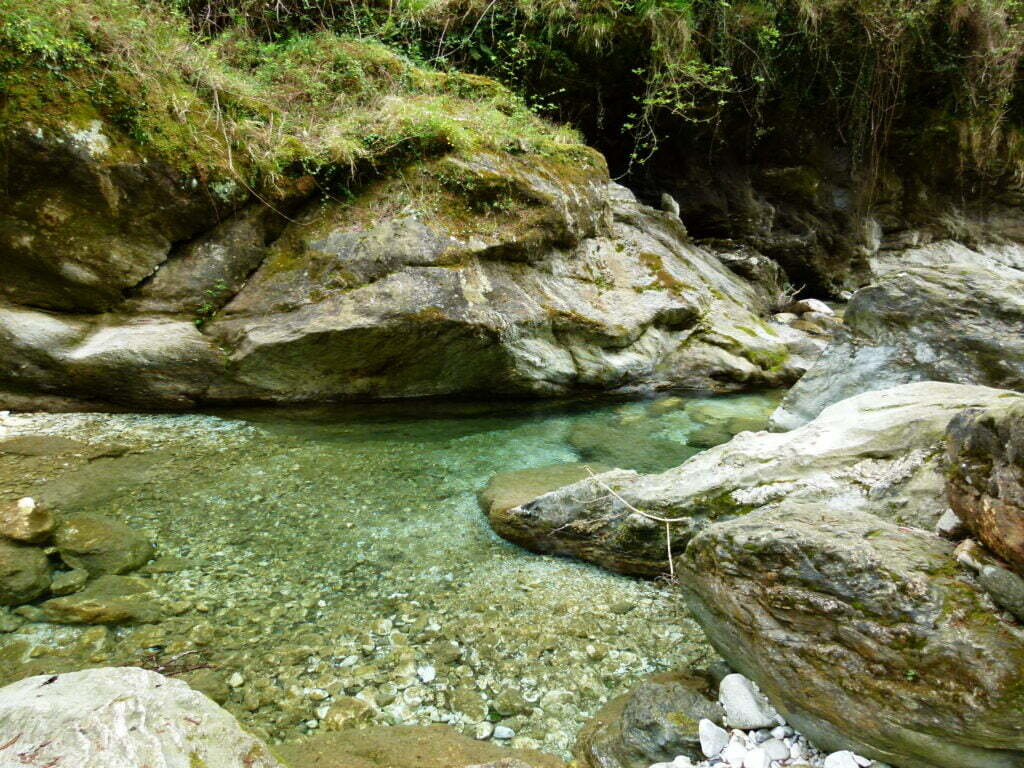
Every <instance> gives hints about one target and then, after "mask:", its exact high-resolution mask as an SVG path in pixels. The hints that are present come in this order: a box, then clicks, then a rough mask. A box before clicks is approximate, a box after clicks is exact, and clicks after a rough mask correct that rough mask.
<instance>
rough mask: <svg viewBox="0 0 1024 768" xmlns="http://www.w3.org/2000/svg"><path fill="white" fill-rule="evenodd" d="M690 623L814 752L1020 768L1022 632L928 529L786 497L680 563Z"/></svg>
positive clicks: (729, 524)
mask: <svg viewBox="0 0 1024 768" xmlns="http://www.w3.org/2000/svg"><path fill="white" fill-rule="evenodd" d="M677 566H678V567H679V572H680V580H679V583H680V586H681V588H682V590H683V592H684V595H685V597H686V600H687V603H688V605H689V606H690V608H691V610H692V611H693V612H694V615H695V617H696V618H697V620H698V621H699V622H700V624H701V626H702V627H703V628H704V629H705V631H706V632H707V634H708V637H709V639H710V640H711V642H712V644H713V645H714V646H715V648H716V649H717V650H718V651H719V653H721V654H722V655H723V656H724V657H725V658H726V659H727V660H728V661H729V663H730V664H731V665H732V666H733V667H734V668H736V669H738V670H740V671H741V672H742V673H743V674H745V675H747V676H749V677H750V678H751V679H753V680H755V681H756V682H757V683H758V685H759V686H760V687H761V690H762V691H763V692H764V693H765V694H766V695H767V696H768V697H769V698H770V699H771V701H772V703H773V705H775V706H776V707H777V708H778V709H779V711H780V712H781V713H782V714H783V715H784V716H785V718H786V720H788V721H789V722H790V723H791V724H792V725H793V726H794V727H795V728H796V729H797V730H798V731H799V732H801V733H803V734H804V735H806V736H807V737H808V738H809V739H810V740H811V741H812V742H813V743H814V744H815V745H817V746H819V747H821V748H825V749H832V750H843V749H847V750H854V751H856V753H858V754H861V755H864V756H866V757H870V758H873V759H877V760H884V761H886V762H889V763H893V764H895V765H900V766H905V767H906V768H935V767H936V766H940V767H941V768H1011V766H1016V765H1018V763H1020V761H1021V760H1022V759H1024V735H1022V733H1021V730H1020V727H1019V708H1020V707H1021V706H1022V705H1024V692H1022V691H1021V689H1020V685H1019V680H1020V678H1021V674H1022V673H1024V629H1021V627H1020V626H1018V625H1017V624H1015V623H1013V622H1007V621H1003V620H1001V619H1000V618H999V616H998V612H997V608H996V606H995V605H994V604H993V603H992V601H991V599H990V598H989V596H988V594H987V593H986V592H985V591H984V590H983V589H982V588H981V587H980V586H979V585H978V584H977V583H975V582H973V581H972V580H971V579H969V578H965V577H964V575H963V573H962V572H961V571H960V570H959V569H958V568H957V567H956V566H955V561H954V557H953V548H952V546H951V545H950V544H949V543H948V542H946V541H944V540H942V539H940V538H939V537H937V536H935V535H934V534H932V533H931V532H929V531H922V530H918V529H913V528H909V527H906V526H900V525H897V524H894V523H892V522H889V521H886V520H883V519H881V518H879V517H876V516H874V515H871V514H869V513H867V512H865V511H863V510H858V509H849V508H842V509H837V508H829V507H827V506H826V505H823V504H820V503H818V504H813V503H812V504H806V503H804V504H802V503H799V502H792V501H784V502H782V503H779V504H777V505H774V506H773V507H769V508H765V509H762V510H759V511H757V512H753V513H751V514H748V515H746V516H743V517H739V518H736V519H733V520H729V521H723V522H719V523H716V524H714V525H711V526H709V527H707V528H705V529H704V530H703V531H702V532H701V533H700V534H698V535H697V536H695V537H694V539H693V540H692V541H691V542H690V544H689V546H688V547H687V549H686V552H685V554H684V555H683V556H682V557H680V558H679V560H678V562H677Z"/></svg>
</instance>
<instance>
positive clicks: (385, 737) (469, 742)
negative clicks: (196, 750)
mask: <svg viewBox="0 0 1024 768" xmlns="http://www.w3.org/2000/svg"><path fill="white" fill-rule="evenodd" d="M275 752H276V753H277V754H278V755H279V756H280V758H281V760H282V761H283V762H284V763H285V764H286V765H288V766H290V768H339V767H340V766H344V768H488V766H493V765H495V764H496V765H497V766H498V768H565V763H563V762H562V761H561V760H559V759H558V758H556V757H552V756H551V755H545V754H543V753H541V752H536V751H534V750H531V749H506V748H504V747H499V746H498V745H496V744H492V743H489V742H485V741H477V740H476V739H470V738H467V737H465V736H462V735H460V734H459V733H458V732H457V731H455V730H453V729H452V728H449V727H448V726H445V725H428V726H419V725H395V726H384V727H376V728H365V729H362V730H346V731H340V732H336V733H325V734H318V735H316V736H312V737H310V738H307V739H303V740H301V741H293V742H288V743H285V744H281V745H279V746H277V747H275ZM509 761H512V762H511V764H510V763H509Z"/></svg>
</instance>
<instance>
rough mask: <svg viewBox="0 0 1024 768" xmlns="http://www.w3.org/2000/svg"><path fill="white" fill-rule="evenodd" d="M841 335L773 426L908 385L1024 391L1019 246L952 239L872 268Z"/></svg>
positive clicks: (1023, 281) (1023, 282)
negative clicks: (873, 276)
mask: <svg viewBox="0 0 1024 768" xmlns="http://www.w3.org/2000/svg"><path fill="white" fill-rule="evenodd" d="M874 267H875V271H876V273H878V275H879V279H878V282H876V283H875V284H874V285H871V286H869V287H867V288H863V289H861V290H859V291H858V292H857V293H856V294H855V295H854V297H853V299H852V300H851V302H850V305H849V307H848V308H847V309H846V313H845V315H844V323H845V328H844V330H843V332H841V333H840V334H838V335H837V336H836V338H835V339H834V340H833V341H832V343H831V344H830V345H829V347H828V348H827V350H826V351H825V353H824V354H822V356H821V357H820V358H819V359H818V361H817V362H816V363H815V364H814V365H813V366H812V368H811V369H810V370H809V371H808V372H807V373H806V374H805V375H804V376H803V377H802V378H801V379H800V381H798V382H797V384H796V386H794V387H793V388H792V389H791V390H790V392H789V393H788V394H787V395H786V398H785V400H783V402H782V404H781V405H780V406H779V409H778V411H776V413H775V415H774V416H773V423H774V425H775V427H776V428H779V429H792V428H793V427H797V426H799V425H801V424H804V423H806V422H807V421H809V420H810V419H813V418H814V417H815V416H816V415H818V413H820V412H821V410H822V408H824V407H825V406H827V405H829V404H831V403H835V402H837V401H839V400H842V399H843V398H845V397H850V396H851V395H855V394H858V393H860V392H867V391H871V390H879V389H886V388H888V387H892V386H894V385H897V384H902V383H906V382H911V381H948V382H955V383H959V384H983V385H985V386H990V387H1000V388H1004V389H1015V390H1022V389H1024V334H1022V333H1021V328H1022V327H1024V246H1020V245H1013V246H1001V247H999V246H989V247H986V248H983V249H981V250H978V251H975V250H971V249H969V248H967V247H966V246H963V245H959V244H956V243H952V242H943V243H938V244H933V245H930V246H927V247H923V248H919V249H915V250H911V251H908V252H905V253H902V254H900V256H899V258H898V259H889V260H885V261H876V262H875V264H874Z"/></svg>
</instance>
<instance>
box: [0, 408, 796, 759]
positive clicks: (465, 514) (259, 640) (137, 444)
mask: <svg viewBox="0 0 1024 768" xmlns="http://www.w3.org/2000/svg"><path fill="white" fill-rule="evenodd" d="M776 402H777V397H776V395H775V394H773V393H766V394H748V395H736V396H717V397H695V396H680V397H662V398H659V399H652V400H641V401H630V402H608V401H602V402H598V403H594V402H589V403H574V404H568V405H566V404H544V405H536V404H524V403H511V404H498V405H461V406H456V405H446V404H423V403H406V404H400V405H373V406H346V407H336V408H323V407H318V408H315V409H314V408H310V409H277V410H259V411H256V410H236V411H230V412H223V413H218V414H211V415H134V414H62V415H56V414H16V415H9V416H6V417H3V418H0V438H11V437H16V436H19V435H37V436H38V435H42V436H49V437H52V438H54V440H53V444H52V445H51V447H50V448H47V442H46V440H45V439H44V440H42V442H41V443H40V444H39V445H38V446H37V447H36V449H34V450H20V451H19V452H14V453H11V452H0V502H4V503H6V502H9V501H11V500H13V499H15V498H17V497H19V496H25V495H31V496H34V497H36V498H38V499H41V500H43V501H44V502H46V503H48V504H49V505H51V506H52V507H53V508H54V509H55V510H57V511H58V512H70V511H89V512H98V513H101V514H105V515H109V516H111V517H115V518H118V519H120V520H122V521H124V522H126V523H128V524H130V525H131V526H132V527H134V528H137V529H139V530H142V531H145V532H146V533H147V535H148V536H149V537H150V538H151V539H152V540H153V541H154V542H155V543H156V544H157V549H158V559H157V560H156V561H154V562H153V563H151V564H150V565H149V566H147V568H146V569H144V577H145V578H146V579H149V580H151V582H152V583H153V584H154V586H155V588H156V590H157V593H158V595H159V598H158V602H159V603H160V606H161V611H162V615H163V618H162V620H160V621H158V622H156V623H151V624H144V625H136V626H114V627H103V626H93V627H78V626H75V627H72V626H64V625H55V624H48V623H43V622H38V621H32V620H31V619H33V618H37V617H35V616H33V614H32V611H31V609H29V610H27V611H26V610H25V609H20V610H19V611H17V612H12V611H8V610H7V609H0V629H2V630H3V634H0V684H6V683H8V682H11V681H13V680H16V679H19V678H21V677H24V676H27V675H30V674H40V673H43V672H58V671H69V670H72V669H79V668H83V667H88V666H98V665H142V666H149V667H151V668H159V667H161V666H163V667H164V668H165V669H166V670H169V671H180V670H189V668H193V667H198V668H195V669H191V670H190V671H183V672H182V673H181V676H182V677H183V679H185V680H187V681H189V682H190V683H191V684H193V685H194V686H195V687H197V688H199V689H200V690H203V691H204V692H206V693H208V694H209V695H210V696H211V697H213V698H214V699H215V700H218V701H221V702H223V703H224V705H225V706H226V707H227V708H228V709H229V710H230V711H231V712H232V713H234V714H235V715H236V716H238V717H239V718H240V719H241V721H242V722H243V723H244V724H245V725H246V726H248V727H249V728H250V729H252V730H253V731H254V732H256V733H257V734H259V735H262V736H264V737H266V738H269V739H271V740H283V739H293V738H297V737H300V736H302V735H303V734H305V733H308V732H310V731H312V730H316V729H320V728H324V727H329V726H330V725H331V724H332V723H334V722H335V721H336V720H338V717H337V716H336V714H337V712H340V711H341V710H342V709H344V706H348V707H349V709H350V710H354V709H355V707H354V706H353V704H354V703H353V702H352V701H351V700H350V699H347V698H344V697H349V696H358V698H360V699H362V700H363V701H364V702H366V703H368V704H370V705H371V707H370V708H367V709H366V710H365V711H359V712H352V716H353V717H356V718H358V719H362V720H364V721H365V722H373V723H378V724H389V723H429V722H448V723H451V724H452V725H454V726H456V727H458V728H459V729H461V730H463V731H464V732H466V733H468V734H474V735H477V736H481V737H483V736H490V735H491V734H492V732H493V729H494V727H495V726H502V728H500V729H499V731H498V732H499V734H502V735H507V734H508V733H509V730H511V731H512V732H514V733H515V736H514V737H513V738H512V739H511V743H512V744H513V745H517V746H534V747H539V748H542V749H544V750H546V751H549V752H553V753H555V754H560V755H566V754H567V753H568V749H569V747H570V746H571V743H572V740H573V738H574V736H575V734H576V732H577V731H578V730H579V728H580V727H581V726H582V724H583V723H584V722H585V720H586V719H587V718H588V717H589V716H590V715H592V714H593V713H594V712H595V711H596V710H597V709H598V708H599V707H600V705H601V704H602V703H603V702H605V701H606V700H607V699H608V698H610V697H612V696H615V695H618V694H619V693H623V692H625V691H626V690H627V689H628V688H629V687H630V686H631V685H632V684H634V683H635V682H636V681H637V680H638V679H639V678H641V677H642V676H644V675H646V674H648V673H651V672H654V671H659V670H663V669H667V668H669V667H673V666H678V665H680V664H683V663H686V662H691V661H694V662H703V661H707V660H710V659H712V658H713V657H714V654H713V652H712V651H711V649H710V646H709V645H708V644H707V643H706V641H705V640H704V638H703V636H702V634H701V632H700V630H699V628H698V627H697V625H696V624H695V623H694V622H693V621H692V620H691V619H690V618H689V617H688V615H687V613H686V611H685V609H684V608H683V606H682V605H681V604H680V603H679V602H678V600H677V599H676V597H675V595H674V593H673V592H672V591H671V590H668V589H666V588H664V587H663V586H662V585H659V584H656V583H649V582H644V581H639V580H633V579H628V578H624V577H620V576H615V575H612V574H609V573H605V572H603V571H600V570H598V569H596V568H594V567H591V566H588V565H585V564H582V563H577V562H572V561H568V560H562V559H558V558H551V557H542V556H538V555H534V554H531V553H528V552H525V551H523V550H520V549H518V548H516V547H514V546H512V545H510V544H508V543H506V542H504V541H503V540H501V539H500V538H498V537H497V536H495V535H494V533H493V532H492V531H491V530H490V528H489V527H488V525H487V522H486V518H485V517H484V515H483V514H482V513H481V512H480V509H479V506H478V503H477V499H476V494H477V493H478V491H479V490H480V489H481V488H482V487H483V486H484V485H485V484H486V483H487V481H488V479H489V478H490V477H491V476H492V475H493V474H494V473H496V472H502V471H507V470H513V469H524V468H530V467H540V466H545V465H549V464H554V463H561V462H578V461H581V460H584V461H593V462H600V463H602V464H608V465H618V466H621V467H628V468H636V469H639V470H642V471H657V470H661V469H666V468H668V467H670V466H673V465H675V464H678V463H680V462H681V461H683V460H685V458H687V457H688V456H689V455H691V454H692V453H693V452H695V451H696V450H700V449H701V448H705V447H708V446H709V445H712V444H715V443H716V442H721V441H723V440H725V439H727V438H728V437H729V436H730V435H731V434H733V433H735V432H738V431H741V430H745V429H757V428H760V427H761V426H763V424H764V423H765V422H766V420H767V416H768V414H769V413H770V411H771V409H772V408H773V407H774V405H775V404H776ZM58 437H62V438H72V439H73V440H76V441H80V443H84V444H87V445H88V446H90V449H89V450H82V447H81V445H77V446H76V445H75V444H73V443H68V441H66V440H65V441H63V443H62V442H61V441H60V440H56V439H55V438H58ZM0 445H2V444H0ZM339 703H341V704H343V705H344V706H336V705H339ZM332 706H335V707H336V714H335V715H332V717H331V718H328V719H327V720H326V721H325V717H326V716H327V714H328V712H329V711H330V710H331V707H332Z"/></svg>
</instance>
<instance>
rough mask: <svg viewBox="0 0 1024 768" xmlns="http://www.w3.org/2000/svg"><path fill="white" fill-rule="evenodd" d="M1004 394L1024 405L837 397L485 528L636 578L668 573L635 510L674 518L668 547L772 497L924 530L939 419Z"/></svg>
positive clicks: (939, 466)
mask: <svg viewBox="0 0 1024 768" xmlns="http://www.w3.org/2000/svg"><path fill="white" fill-rule="evenodd" d="M1007 397H1009V398H1011V399H1015V400H1016V401H1020V402H1024V397H1022V396H1019V395H1015V394H1010V393H1007V392H1005V391H1003V390H995V389H988V388H985V387H969V386H963V385H956V384H939V383H928V382H922V383H918V384H908V385H904V386H900V387H894V388H893V389H890V390H887V391H885V392H875V393H868V394H864V395H861V396H858V397H854V398H850V399H848V400H844V401H842V402H840V403H836V404H835V405H833V406H831V407H829V408H827V409H826V410H825V411H823V412H822V413H821V415H820V416H819V417H818V418H817V419H815V420H814V421H813V422H811V423H809V424H807V425H806V426H804V427H802V428H800V429H798V430H794V431H792V432H786V433H772V432H757V433H744V434H741V435H738V436H736V437H735V438H733V439H732V440H731V441H729V442H728V443H726V444H724V445H719V446H717V447H714V448H711V449H709V450H707V451H705V452H703V453H701V454H698V455H697V456H694V457H693V458H692V459H690V460H689V461H687V462H685V463H684V464H682V465H681V466H679V467H676V468H675V469H672V470H669V471H668V472H663V473H661V474H657V475H640V474H638V473H636V472H630V471H625V470H616V471H614V472H609V473H605V474H603V475H598V476H597V477H596V478H592V479H588V480H583V481H580V482H578V483H575V484H573V485H570V486H566V487H565V488H560V489H558V490H555V491H552V492H550V493H547V494H545V495H543V496H540V497H539V498H537V499H534V500H533V501H531V502H529V503H527V504H523V505H522V506H519V507H513V508H512V509H510V510H508V511H507V512H506V513H505V514H504V515H502V516H501V517H500V518H495V519H493V520H492V525H493V526H494V530H495V531H496V532H497V533H498V534H499V535H501V536H502V537H504V538H506V539H508V540H509V541H512V542H513V543H516V544H519V545H520V546H523V547H526V548H527V549H531V550H534V551H537V552H544V553H549V554H559V555H570V556H573V557H579V558H581V559H584V560H589V561H591V562H595V563H597V564H599V565H601V566H603V567H605V568H608V569H610V570H614V571H618V572H620V573H628V574H637V575H644V576H657V575H659V574H661V573H664V572H665V571H666V570H667V566H668V560H667V551H668V547H667V546H666V526H665V523H663V522H659V521H657V520H652V519H649V518H647V517H645V516H643V515H642V514H638V513H637V512H636V511H635V510H640V511H641V512H646V513H648V514H652V515H655V516H657V517H661V518H667V519H672V520H673V521H674V522H672V523H671V525H670V526H669V532H668V533H669V534H670V535H671V548H672V551H673V552H674V553H675V554H679V553H680V552H682V550H683V548H684V547H685V545H686V542H687V541H689V539H690V537H691V536H692V535H693V534H694V533H696V532H697V531H699V530H701V529H702V528H703V527H704V526H706V525H707V524H708V523H709V522H713V521H716V520H722V519H728V518H730V517H735V516H738V515H743V514H746V513H748V512H751V511H753V510H756V509H759V508H762V507H768V506H772V505H774V504H777V503H779V502H780V501H781V500H783V499H791V500H804V501H818V502H821V503H823V504H825V505H827V506H830V507H833V508H835V509H848V510H858V509H861V510H866V511H870V512H871V513H872V514H877V515H879V516H880V517H883V518H886V519H889V520H895V521H898V522H900V523H902V524H906V525H913V526H917V527H922V528H927V529H929V530H931V529H933V528H934V526H935V523H936V521H937V519H938V517H939V516H940V515H941V513H942V511H943V510H944V509H946V506H947V502H946V490H945V478H944V475H943V473H944V465H943V453H944V439H945V434H946V426H947V424H948V423H949V420H950V419H951V418H952V417H953V416H954V415H956V414H957V413H959V412H960V411H962V410H964V409H967V408H972V407H983V406H987V405H990V404H992V403H995V402H999V401H1001V400H1003V399H1004V398H1007ZM609 488H610V489H611V490H612V491H614V494H613V493H610V492H609V490H608V489H609ZM627 505H628V506H627Z"/></svg>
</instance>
